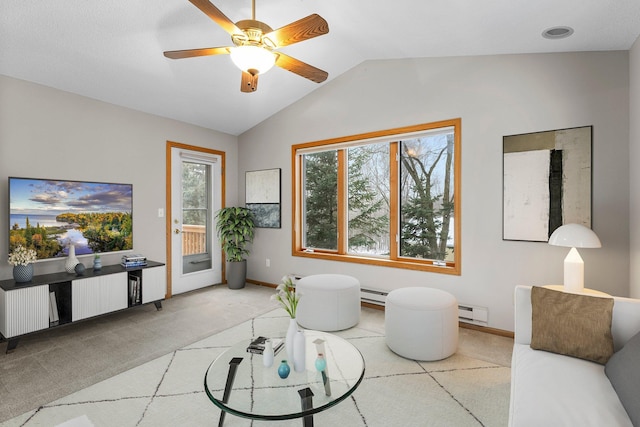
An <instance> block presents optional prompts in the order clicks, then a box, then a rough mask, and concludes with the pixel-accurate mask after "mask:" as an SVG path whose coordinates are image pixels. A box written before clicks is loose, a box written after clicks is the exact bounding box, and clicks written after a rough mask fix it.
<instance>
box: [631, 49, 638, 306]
mask: <svg viewBox="0 0 640 427" xmlns="http://www.w3.org/2000/svg"><path fill="white" fill-rule="evenodd" d="M629 87H630V89H629V97H630V103H629V110H630V111H629V117H630V120H629V122H630V131H629V163H630V185H631V188H630V190H631V192H630V198H629V199H630V202H631V211H630V230H629V231H630V235H631V244H630V251H629V252H630V260H631V282H630V283H631V291H630V296H631V297H633V298H640V168H639V167H638V165H639V164H640V37H638V40H636V42H635V44H634V45H633V47H632V48H631V51H630V54H629Z"/></svg>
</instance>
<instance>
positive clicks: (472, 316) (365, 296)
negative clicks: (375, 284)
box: [360, 288, 489, 326]
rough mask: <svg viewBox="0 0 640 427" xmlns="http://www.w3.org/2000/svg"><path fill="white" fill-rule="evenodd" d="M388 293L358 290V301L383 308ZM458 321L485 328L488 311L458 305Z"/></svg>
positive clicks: (377, 290) (481, 308)
mask: <svg viewBox="0 0 640 427" xmlns="http://www.w3.org/2000/svg"><path fill="white" fill-rule="evenodd" d="M388 294H389V292H387V291H381V290H379V289H367V288H360V300H361V301H362V302H366V303H369V304H374V305H380V306H383V307H384V303H385V300H386V299H387V295H388ZM458 320H459V321H460V322H464V323H471V324H473V325H478V326H487V325H488V321H489V310H488V309H487V308H485V307H475V306H472V305H467V304H458Z"/></svg>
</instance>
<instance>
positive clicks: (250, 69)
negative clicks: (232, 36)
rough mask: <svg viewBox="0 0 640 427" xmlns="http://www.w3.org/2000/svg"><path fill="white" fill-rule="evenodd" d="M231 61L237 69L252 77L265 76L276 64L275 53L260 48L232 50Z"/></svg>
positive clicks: (235, 48)
mask: <svg viewBox="0 0 640 427" xmlns="http://www.w3.org/2000/svg"><path fill="white" fill-rule="evenodd" d="M231 60H232V61H233V63H234V64H236V67H238V68H240V69H241V70H242V71H245V72H247V73H249V74H251V75H256V74H264V73H266V72H267V71H269V70H270V69H271V67H273V65H274V64H275V63H276V56H275V55H274V54H273V52H270V51H269V50H267V49H265V48H263V47H259V46H238V47H234V48H231Z"/></svg>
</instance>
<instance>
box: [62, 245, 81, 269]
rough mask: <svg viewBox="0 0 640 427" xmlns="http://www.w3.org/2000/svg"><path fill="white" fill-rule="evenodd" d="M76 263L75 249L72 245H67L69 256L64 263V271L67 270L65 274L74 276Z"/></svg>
mask: <svg viewBox="0 0 640 427" xmlns="http://www.w3.org/2000/svg"><path fill="white" fill-rule="evenodd" d="M78 262H79V261H78V258H76V247H75V246H73V244H69V255H68V256H67V261H66V262H65V263H64V269H65V270H67V273H73V274H75V272H76V265H78Z"/></svg>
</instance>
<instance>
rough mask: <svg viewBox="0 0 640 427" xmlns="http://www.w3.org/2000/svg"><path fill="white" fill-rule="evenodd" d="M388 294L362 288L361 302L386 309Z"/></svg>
mask: <svg viewBox="0 0 640 427" xmlns="http://www.w3.org/2000/svg"><path fill="white" fill-rule="evenodd" d="M388 293H389V292H387V291H381V290H378V289H365V288H360V301H362V302H366V303H369V304H374V305H380V306H383V307H384V301H385V300H386V299H387V294H388Z"/></svg>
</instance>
